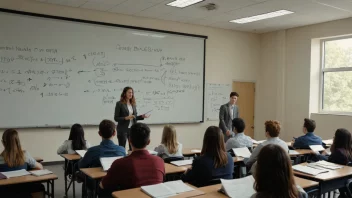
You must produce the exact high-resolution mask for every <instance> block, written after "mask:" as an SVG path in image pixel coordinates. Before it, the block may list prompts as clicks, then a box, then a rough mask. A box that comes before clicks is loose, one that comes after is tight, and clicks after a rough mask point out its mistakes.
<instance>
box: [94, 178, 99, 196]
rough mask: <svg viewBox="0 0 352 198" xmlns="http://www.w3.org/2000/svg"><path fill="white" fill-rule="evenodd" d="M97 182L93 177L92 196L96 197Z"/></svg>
mask: <svg viewBox="0 0 352 198" xmlns="http://www.w3.org/2000/svg"><path fill="white" fill-rule="evenodd" d="M98 183H99V182H97V180H95V179H94V183H93V184H94V187H93V188H94V189H93V198H96V197H97V196H98Z"/></svg>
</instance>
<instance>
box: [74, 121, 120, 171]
mask: <svg viewBox="0 0 352 198" xmlns="http://www.w3.org/2000/svg"><path fill="white" fill-rule="evenodd" d="M99 135H100V136H101V137H102V141H101V143H100V145H98V146H93V147H91V148H89V149H88V150H87V153H86V154H85V155H84V157H83V158H82V159H81V160H79V161H78V163H77V164H78V168H89V167H100V166H101V164H100V158H101V157H117V156H126V150H125V148H123V147H121V146H118V145H116V144H115V143H114V142H113V141H112V138H113V137H114V136H115V135H116V126H115V123H114V122H112V121H110V120H103V121H101V123H100V124H99Z"/></svg>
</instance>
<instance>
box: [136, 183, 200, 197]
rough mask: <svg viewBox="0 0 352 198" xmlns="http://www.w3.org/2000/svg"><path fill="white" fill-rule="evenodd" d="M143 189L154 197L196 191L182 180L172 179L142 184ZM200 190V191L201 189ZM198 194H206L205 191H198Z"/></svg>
mask: <svg viewBox="0 0 352 198" xmlns="http://www.w3.org/2000/svg"><path fill="white" fill-rule="evenodd" d="M141 189H142V191H143V192H144V193H146V194H147V195H149V196H151V197H154V198H161V197H171V196H175V195H177V194H180V193H185V192H189V191H194V190H195V189H193V188H191V187H189V186H188V185H186V184H184V183H183V182H182V181H181V180H177V181H170V182H165V183H161V184H155V185H149V186H142V187H141ZM199 192H200V191H199ZM197 194H198V195H201V194H204V193H203V192H200V193H197Z"/></svg>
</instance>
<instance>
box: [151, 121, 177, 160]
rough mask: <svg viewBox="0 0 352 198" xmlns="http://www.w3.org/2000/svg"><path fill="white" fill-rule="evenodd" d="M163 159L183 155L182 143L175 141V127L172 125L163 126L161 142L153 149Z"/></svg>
mask: <svg viewBox="0 0 352 198" xmlns="http://www.w3.org/2000/svg"><path fill="white" fill-rule="evenodd" d="M154 150H155V151H156V152H158V156H160V157H162V158H163V159H165V158H168V157H183V155H182V144H180V143H179V142H177V136H176V129H175V127H174V126H172V125H166V126H164V130H163V135H162V137H161V144H160V145H159V146H158V147H156V148H155V149H154Z"/></svg>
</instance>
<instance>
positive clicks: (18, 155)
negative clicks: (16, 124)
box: [1, 129, 25, 167]
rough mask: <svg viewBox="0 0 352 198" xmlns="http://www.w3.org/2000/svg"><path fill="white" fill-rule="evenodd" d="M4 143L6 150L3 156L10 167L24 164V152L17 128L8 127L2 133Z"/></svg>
mask: <svg viewBox="0 0 352 198" xmlns="http://www.w3.org/2000/svg"><path fill="white" fill-rule="evenodd" d="M2 144H3V145H4V151H3V152H2V153H1V156H2V157H3V158H4V160H5V163H6V164H7V166H8V167H16V166H22V165H24V163H25V157H24V152H23V151H22V147H21V142H20V138H19V137H18V132H17V131H16V130H15V129H8V130H6V131H5V132H4V133H3V134H2Z"/></svg>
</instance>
